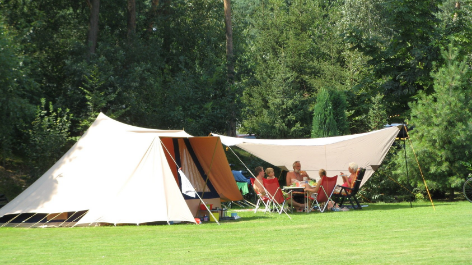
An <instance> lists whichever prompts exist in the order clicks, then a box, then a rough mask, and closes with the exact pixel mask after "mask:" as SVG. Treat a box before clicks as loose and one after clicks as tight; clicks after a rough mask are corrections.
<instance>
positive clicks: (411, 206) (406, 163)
mask: <svg viewBox="0 0 472 265" xmlns="http://www.w3.org/2000/svg"><path fill="white" fill-rule="evenodd" d="M403 128H405V132H406V125H405V123H403ZM403 149H405V168H406V179H407V180H408V181H409V180H410V178H409V176H408V160H407V158H406V139H403ZM411 201H412V200H410V208H413V204H412V203H411Z"/></svg>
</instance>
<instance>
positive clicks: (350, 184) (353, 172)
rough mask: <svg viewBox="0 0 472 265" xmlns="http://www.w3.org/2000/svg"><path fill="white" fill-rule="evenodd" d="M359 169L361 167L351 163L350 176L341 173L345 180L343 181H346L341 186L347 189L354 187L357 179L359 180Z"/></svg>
mask: <svg viewBox="0 0 472 265" xmlns="http://www.w3.org/2000/svg"><path fill="white" fill-rule="evenodd" d="M358 167H359V166H358V165H357V164H356V163H354V162H351V163H349V168H348V170H349V173H350V175H349V177H348V176H347V175H346V174H344V173H343V172H341V177H342V178H343V181H344V183H343V185H341V186H343V187H346V188H352V187H354V183H355V182H356V178H357V168H358Z"/></svg>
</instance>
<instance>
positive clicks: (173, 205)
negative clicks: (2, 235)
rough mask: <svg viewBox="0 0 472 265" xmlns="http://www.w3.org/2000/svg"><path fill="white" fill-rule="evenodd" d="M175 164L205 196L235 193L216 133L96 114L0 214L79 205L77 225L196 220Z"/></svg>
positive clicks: (227, 196) (216, 197) (226, 196)
mask: <svg viewBox="0 0 472 265" xmlns="http://www.w3.org/2000/svg"><path fill="white" fill-rule="evenodd" d="M161 141H162V142H161ZM163 144H164V145H165V148H164V147H163ZM221 154H223V155H221ZM174 161H176V162H174ZM176 163H177V164H178V165H179V166H180V167H182V171H183V172H184V173H185V174H186V176H187V177H188V178H189V179H190V182H191V183H192V185H193V186H194V187H195V189H196V190H197V192H199V194H201V195H203V196H204V197H203V198H204V200H205V201H206V200H208V201H209V202H211V203H214V204H219V203H220V198H221V199H222V200H241V199H242V196H241V193H240V192H239V189H238V188H237V185H236V182H235V181H234V178H233V176H232V173H231V169H230V167H229V165H228V161H227V160H226V156H224V150H223V146H222V145H221V141H220V138H218V137H192V136H191V135H189V134H187V133H186V132H185V131H181V130H175V131H173V130H154V129H145V128H139V127H135V126H130V125H126V124H123V123H120V122H117V121H115V120H113V119H110V118H109V117H107V116H105V115H104V114H102V113H101V114H100V115H99V116H98V117H97V119H96V120H95V122H94V123H93V124H92V125H91V126H90V128H89V129H88V130H87V132H86V133H85V134H84V135H83V136H82V137H81V138H80V140H79V141H78V142H77V143H76V144H75V145H74V146H73V147H72V148H71V149H70V150H69V151H68V152H67V153H66V154H64V156H63V157H62V158H61V159H59V160H58V161H57V162H56V164H55V165H54V166H53V167H51V168H50V169H49V170H48V171H47V172H46V173H44V175H43V176H41V177H40V178H39V179H38V180H37V181H36V182H35V183H33V184H32V185H31V186H30V187H28V188H27V189H26V190H25V191H24V192H23V193H21V194H20V195H18V196H17V197H16V198H15V199H14V200H12V201H11V202H10V203H8V204H7V205H5V206H4V207H3V208H1V209H0V217H2V216H5V215H17V214H21V213H45V214H52V213H74V212H80V211H86V214H85V215H84V216H83V217H82V218H81V219H80V220H79V221H78V224H84V225H85V224H93V223H112V224H118V223H131V224H140V223H147V222H159V221H166V222H170V221H187V222H195V219H194V216H195V214H196V212H197V205H198V202H199V201H198V198H197V199H193V198H190V197H187V196H185V195H184V194H182V192H181V190H180V188H179V185H180V184H179V183H180V181H179V180H180V177H179V175H178V174H177V166H176ZM202 176H208V178H209V179H208V181H206V178H205V177H202Z"/></svg>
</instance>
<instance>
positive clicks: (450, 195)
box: [449, 188, 454, 202]
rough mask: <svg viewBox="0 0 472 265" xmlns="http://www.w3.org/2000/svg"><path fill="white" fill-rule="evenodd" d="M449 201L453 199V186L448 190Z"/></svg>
mask: <svg viewBox="0 0 472 265" xmlns="http://www.w3.org/2000/svg"><path fill="white" fill-rule="evenodd" d="M449 201H451V202H452V201H454V188H451V189H450V190H449Z"/></svg>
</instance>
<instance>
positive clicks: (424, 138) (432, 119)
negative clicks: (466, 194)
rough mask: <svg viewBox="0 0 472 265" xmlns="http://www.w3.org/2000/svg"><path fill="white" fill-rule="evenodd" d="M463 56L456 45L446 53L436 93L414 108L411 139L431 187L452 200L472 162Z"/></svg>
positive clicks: (471, 93)
mask: <svg viewBox="0 0 472 265" xmlns="http://www.w3.org/2000/svg"><path fill="white" fill-rule="evenodd" d="M459 54H460V53H459V51H457V50H456V49H454V48H452V46H450V47H449V49H448V50H447V51H444V50H443V51H442V55H443V58H444V60H445V64H444V66H442V67H441V68H439V70H438V71H437V72H435V73H433V74H432V77H433V78H434V92H433V93H432V94H431V95H427V94H426V93H425V92H421V93H420V94H419V99H418V102H417V103H415V104H411V105H410V106H411V124H413V125H414V126H415V129H414V130H412V131H411V133H410V137H411V139H412V142H413V146H414V150H415V152H416V156H417V157H418V159H419V163H420V165H421V168H422V170H423V172H424V175H425V176H426V177H425V178H426V180H427V181H428V182H427V183H428V187H429V188H430V189H437V190H449V191H450V199H452V198H453V194H454V189H455V188H459V187H461V185H462V183H463V181H464V177H465V176H467V174H468V169H467V167H466V166H464V163H463V162H470V161H472V152H470V150H472V109H471V103H472V102H471V100H472V89H471V87H470V81H471V75H470V72H469V71H468V65H467V62H466V60H464V59H461V58H460V57H459V56H458V55H459ZM411 157H413V155H412V156H411ZM398 173H399V172H398ZM416 176H417V177H418V181H419V183H420V186H421V185H422V182H423V181H422V179H420V176H419V174H416Z"/></svg>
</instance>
